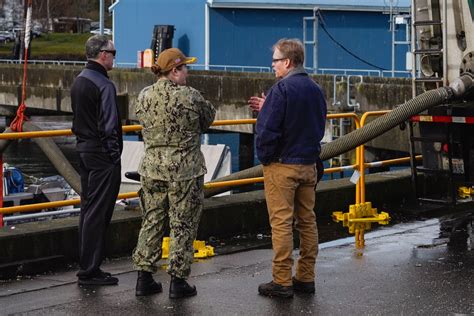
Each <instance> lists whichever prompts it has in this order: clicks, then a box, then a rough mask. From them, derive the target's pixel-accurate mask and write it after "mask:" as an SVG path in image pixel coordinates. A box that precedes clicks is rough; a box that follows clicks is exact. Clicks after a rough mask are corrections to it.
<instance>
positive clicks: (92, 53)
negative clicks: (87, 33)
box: [86, 35, 110, 59]
mask: <svg viewBox="0 0 474 316" xmlns="http://www.w3.org/2000/svg"><path fill="white" fill-rule="evenodd" d="M109 42H110V39H109V38H108V37H107V36H105V35H94V36H92V37H89V39H88V40H87V42H86V58H87V59H97V57H99V53H100V51H101V50H103V49H107V48H108V47H109V45H110V44H109Z"/></svg>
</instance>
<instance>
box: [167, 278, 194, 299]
mask: <svg viewBox="0 0 474 316" xmlns="http://www.w3.org/2000/svg"><path fill="white" fill-rule="evenodd" d="M196 294H197V291H196V286H194V285H193V286H191V285H189V284H188V282H186V280H185V279H181V278H178V277H175V276H171V283H170V298H181V297H189V296H194V295H196Z"/></svg>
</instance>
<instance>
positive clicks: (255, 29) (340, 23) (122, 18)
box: [114, 0, 407, 70]
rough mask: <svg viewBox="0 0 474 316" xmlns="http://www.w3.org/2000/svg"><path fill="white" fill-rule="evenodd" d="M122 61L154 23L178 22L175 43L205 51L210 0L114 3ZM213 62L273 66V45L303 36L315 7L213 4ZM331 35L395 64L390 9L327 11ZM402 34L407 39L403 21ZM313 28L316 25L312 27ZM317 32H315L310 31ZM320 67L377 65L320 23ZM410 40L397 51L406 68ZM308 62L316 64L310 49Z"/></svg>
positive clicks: (143, 42) (145, 41)
mask: <svg viewBox="0 0 474 316" xmlns="http://www.w3.org/2000/svg"><path fill="white" fill-rule="evenodd" d="M114 12H115V30H114V34H115V44H116V46H117V50H118V55H117V62H118V63H135V62H136V59H137V57H136V55H137V51H138V50H143V49H145V48H149V47H150V43H151V37H152V31H153V26H154V25H155V24H172V25H175V27H176V31H175V36H174V40H173V45H174V46H175V47H176V46H177V47H179V48H180V49H181V50H183V52H184V53H185V54H189V55H192V56H196V57H198V59H199V61H198V63H199V64H204V56H205V43H204V36H205V0H160V1H156V0H140V1H137V0H120V3H119V4H118V5H117V6H116V7H115V10H114ZM209 13H210V15H209V17H210V64H212V65H244V66H268V67H269V66H270V65H271V50H270V49H271V46H272V45H273V44H274V43H275V42H276V41H277V40H278V39H279V38H282V37H296V38H300V39H302V37H303V17H305V16H312V15H313V12H312V11H310V10H306V11H304V10H269V9H217V8H214V9H213V8H211V9H210V12H209ZM322 14H323V16H324V21H325V23H326V27H327V29H328V31H329V32H330V33H331V35H332V36H333V37H334V38H335V39H336V40H337V41H339V42H340V43H341V44H343V45H344V46H345V47H346V48H347V49H349V50H350V51H351V52H353V53H354V54H356V55H357V56H359V57H360V58H362V59H364V60H366V61H368V62H370V63H372V64H374V65H376V66H378V67H381V68H385V69H391V60H392V58H391V43H392V39H391V33H390V32H389V15H387V14H382V13H377V12H360V11H359V12H356V11H354V12H349V11H323V12H322ZM399 29H400V30H399V32H398V33H397V40H404V39H405V28H404V26H401V27H400V28H399ZM310 33H312V28H311V29H310ZM311 36H312V35H311ZM318 39H319V59H318V61H319V68H339V69H341V68H350V69H375V68H374V67H371V66H369V65H366V64H364V63H363V62H361V61H359V60H357V59H356V58H354V57H352V56H350V55H349V54H348V53H347V52H345V51H344V50H343V49H341V48H340V47H339V46H337V45H336V44H335V43H334V42H333V41H331V40H330V39H329V37H328V36H327V34H325V33H324V31H323V30H322V28H321V27H319V36H318ZM406 51H407V47H406V46H402V45H400V46H399V47H398V49H397V54H396V69H398V70H404V69H405V54H406ZM307 59H308V61H309V64H308V66H310V67H312V62H311V60H312V51H311V50H309V56H307Z"/></svg>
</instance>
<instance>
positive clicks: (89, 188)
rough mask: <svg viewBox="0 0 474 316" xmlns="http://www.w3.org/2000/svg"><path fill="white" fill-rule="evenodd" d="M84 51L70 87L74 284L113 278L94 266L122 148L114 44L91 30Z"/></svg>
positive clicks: (115, 186) (112, 281)
mask: <svg viewBox="0 0 474 316" xmlns="http://www.w3.org/2000/svg"><path fill="white" fill-rule="evenodd" d="M86 57H87V59H88V62H87V65H86V68H85V69H84V70H83V71H82V72H81V73H80V74H79V76H77V78H76V79H75V80H74V83H73V85H72V87H71V103H72V110H73V113H74V118H73V122H72V131H73V132H74V134H75V135H76V139H77V145H76V150H77V152H78V154H79V163H80V174H81V189H82V192H81V216H80V219H79V266H80V270H79V272H78V273H77V276H78V284H80V285H114V284H117V282H118V279H117V278H116V277H113V276H111V275H110V273H107V272H103V271H102V270H101V269H100V265H101V263H102V260H103V257H104V253H105V234H106V231H107V227H108V225H109V223H110V220H111V218H112V213H113V210H114V206H115V201H116V199H117V194H118V192H119V189H120V174H121V172H120V171H121V164H120V161H121V160H120V156H121V154H122V148H123V141H122V126H121V122H120V114H119V111H118V107H117V102H116V97H117V93H116V91H115V86H114V84H113V82H112V81H111V80H110V79H109V77H108V75H107V71H109V70H111V69H112V67H113V63H114V58H115V47H114V44H113V43H112V41H110V40H109V39H108V38H107V37H106V36H103V35H96V36H92V37H91V38H89V39H88V40H87V42H86Z"/></svg>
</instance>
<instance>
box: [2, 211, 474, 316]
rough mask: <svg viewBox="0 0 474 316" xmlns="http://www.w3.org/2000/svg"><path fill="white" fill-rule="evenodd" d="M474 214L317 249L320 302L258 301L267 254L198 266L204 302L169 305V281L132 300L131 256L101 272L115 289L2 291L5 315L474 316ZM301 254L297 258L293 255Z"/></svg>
mask: <svg viewBox="0 0 474 316" xmlns="http://www.w3.org/2000/svg"><path fill="white" fill-rule="evenodd" d="M473 217H474V213H473V212H472V210H469V209H468V210H464V211H462V212H461V213H459V212H458V213H457V214H455V215H451V216H443V217H439V218H432V219H427V220H423V221H414V222H408V223H402V224H397V225H395V226H392V227H383V228H379V229H377V230H375V231H373V232H370V233H367V234H366V247H365V248H364V249H363V250H356V249H355V246H354V239H353V238H345V239H339V240H335V241H331V242H327V243H322V244H321V245H320V253H319V257H318V260H317V281H316V294H315V295H308V294H306V295H298V294H296V295H295V297H294V298H293V299H274V298H268V297H263V296H260V295H258V293H257V287H258V285H259V284H260V283H263V282H268V281H269V280H271V257H272V251H271V250H270V249H261V250H251V251H245V252H239V253H234V254H229V255H217V256H215V257H213V258H210V259H206V260H201V261H199V262H196V263H195V264H194V265H193V268H192V275H191V278H190V282H191V283H193V284H196V286H197V289H198V295H197V296H195V297H192V298H189V299H180V300H170V299H169V298H168V295H167V294H168V293H167V291H168V287H169V277H168V275H167V274H166V272H165V271H164V270H160V271H159V272H158V273H157V274H156V275H155V278H156V279H157V280H160V281H161V282H162V283H163V288H164V293H161V294H157V295H153V296H150V297H144V298H136V297H135V295H134V294H135V290H134V287H135V282H136V272H135V271H133V269H132V266H131V260H130V258H123V259H118V260H113V261H108V262H107V263H106V264H105V265H104V267H103V268H104V269H105V270H107V271H110V272H111V273H112V274H113V275H115V276H117V277H118V278H119V279H120V282H119V285H117V286H108V287H89V288H85V287H79V286H78V285H77V284H76V277H75V272H76V271H72V270H71V271H64V272H55V273H50V274H44V275H39V276H32V277H23V278H21V279H17V280H11V281H2V282H1V283H0V306H1V308H0V314H2V315H8V314H27V315H93V314H96V315H112V314H113V315H168V314H170V315H298V314H316V315H413V314H421V315H460V314H472V313H474V250H472V249H473V248H474V233H473ZM295 256H297V250H296V251H295Z"/></svg>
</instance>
